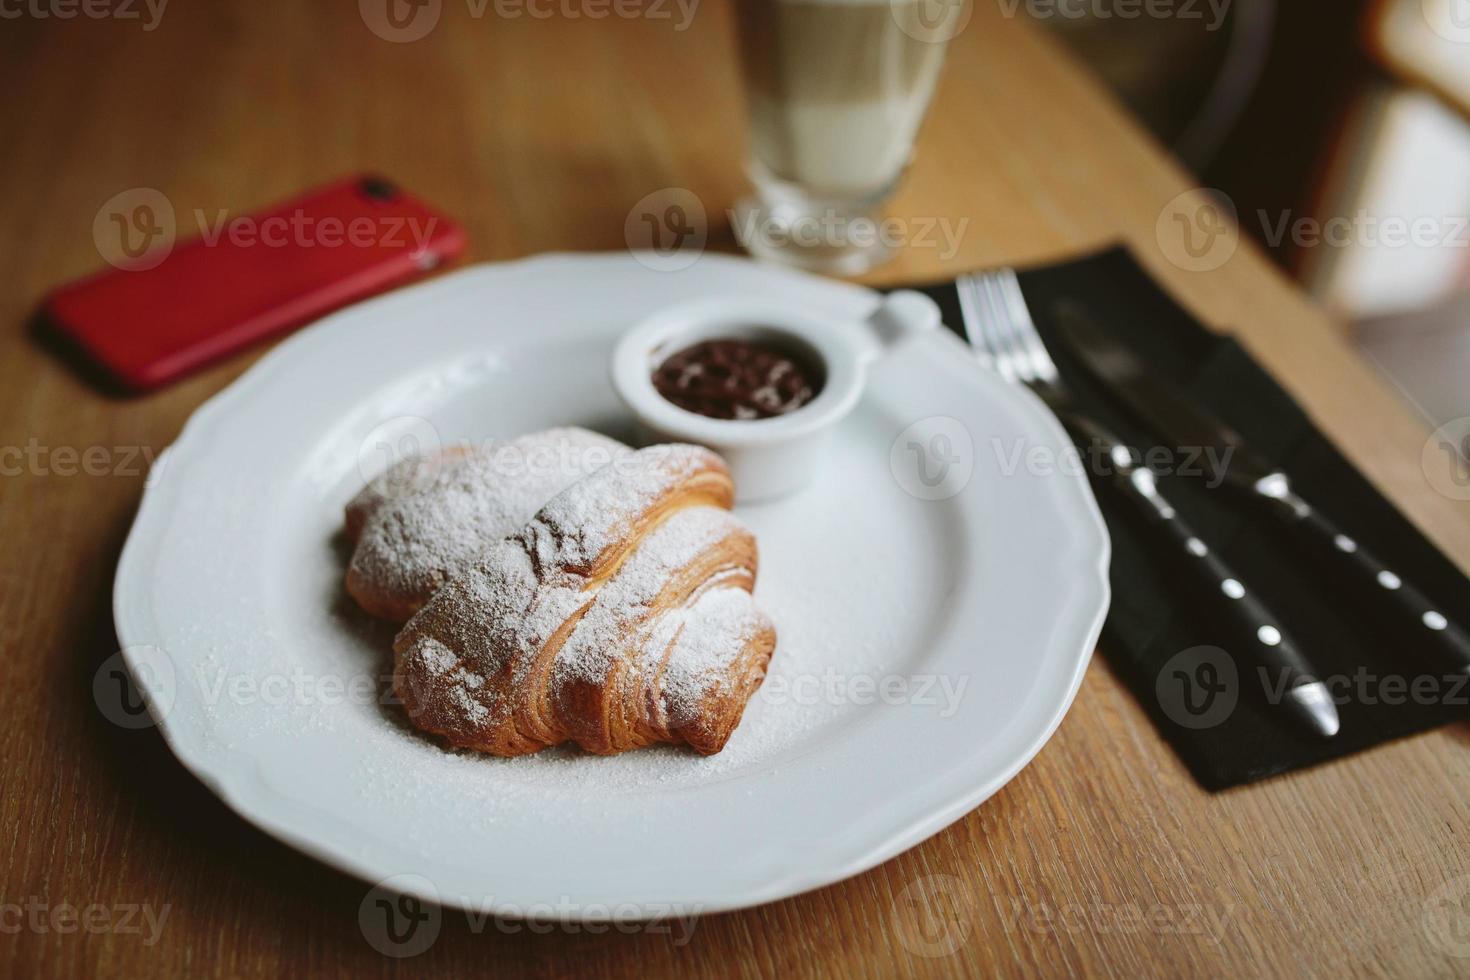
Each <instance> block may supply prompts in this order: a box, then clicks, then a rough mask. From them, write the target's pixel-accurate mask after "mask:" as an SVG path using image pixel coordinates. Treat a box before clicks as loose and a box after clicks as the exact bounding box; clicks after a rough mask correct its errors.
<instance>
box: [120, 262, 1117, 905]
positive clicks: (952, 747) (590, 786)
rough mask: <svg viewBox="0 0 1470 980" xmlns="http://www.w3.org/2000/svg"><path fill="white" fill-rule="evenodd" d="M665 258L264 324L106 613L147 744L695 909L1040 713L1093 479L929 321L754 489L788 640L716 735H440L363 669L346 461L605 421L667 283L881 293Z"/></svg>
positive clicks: (351, 479) (1083, 554)
mask: <svg viewBox="0 0 1470 980" xmlns="http://www.w3.org/2000/svg"><path fill="white" fill-rule="evenodd" d="M656 264H657V263H656V262H653V261H651V260H650V261H648V262H647V264H645V262H643V261H640V257H638V256H629V255H605V256H546V257H541V258H535V259H531V260H527V261H522V262H515V263H509V264H503V265H491V266H481V267H477V268H471V269H468V270H466V271H463V272H460V273H458V274H456V275H452V276H449V277H446V278H443V279H440V280H438V281H436V282H433V283H430V284H427V285H424V286H420V287H417V288H414V289H408V290H403V291H400V292H395V293H393V294H392V295H390V296H387V297H385V298H382V299H378V300H374V301H373V302H370V303H364V304H362V305H360V306H357V307H354V308H352V309H350V310H347V311H345V312H342V313H339V314H337V315H335V316H332V317H330V318H328V319H326V320H324V321H323V322H322V323H320V324H319V325H317V326H315V327H313V328H311V329H309V330H306V331H304V332H302V333H300V334H299V335H297V336H296V337H294V338H292V339H291V340H289V341H287V342H285V343H283V344H282V345H280V347H279V348H278V349H277V350H275V351H274V352H272V353H271V354H270V355H269V356H267V357H266V358H264V359H263V360H261V362H260V363H259V364H258V365H257V366H256V367H254V368H253V369H252V370H251V371H249V372H248V373H247V374H246V375H245V376H244V377H242V378H241V379H240V380H239V381H238V382H236V383H235V384H234V385H232V386H231V387H230V388H229V389H228V390H226V391H224V392H223V393H221V394H220V395H218V396H217V397H215V398H214V399H212V400H211V401H210V402H209V403H208V404H207V405H205V406H204V407H203V408H201V409H200V410H199V411H198V412H196V413H195V414H194V417H193V418H192V419H190V421H189V423H188V425H187V426H186V427H185V428H184V431H183V433H182V435H180V437H179V439H178V442H177V443H175V444H174V446H173V447H171V448H170V449H169V451H168V452H167V453H166V454H165V455H164V457H163V458H162V459H161V461H160V462H159V464H158V466H159V467H161V470H159V471H158V473H157V478H156V479H155V480H154V481H153V483H152V486H151V487H150V489H149V490H148V491H147V493H146V495H145V497H144V500H143V504H142V507H141V509H140V511H139V513H138V517H137V520H136V523H135V524H134V527H133V531H132V534H131V536H130V537H129V539H128V543H127V548H126V550H125V551H124V553H123V557H122V561H121V564H120V567H119V569H118V576H117V583H116V590H115V596H114V607H115V615H116V619H117V629H118V634H119V636H120V637H121V640H122V642H123V645H124V647H125V658H126V660H127V662H128V666H129V668H130V669H131V671H132V673H133V675H134V677H135V679H136V680H137V681H138V683H139V684H140V685H141V687H142V688H143V690H144V692H145V694H146V695H147V696H148V698H149V700H150V703H151V706H152V708H153V710H154V713H155V715H156V716H157V717H158V719H159V724H160V727H161V729H162V731H163V734H164V736H165V738H166V739H167V740H168V743H169V745H170V746H171V747H172V748H173V751H174V752H175V753H176V754H177V755H178V757H179V759H180V760H181V761H182V762H183V763H184V765H185V766H187V767H188V768H189V769H190V770H191V771H192V772H193V773H194V774H195V775H196V776H198V777H199V778H200V779H201V780H203V781H204V782H205V783H207V784H208V785H209V786H210V787H211V788H212V789H213V790H214V791H215V792H216V793H218V794H219V795H220V796H221V797H222V798H223V799H224V800H225V801H226V802H227V803H228V804H229V805H230V806H231V807H232V808H233V809H235V810H236V811H237V812H239V813H240V814H241V815H242V816H244V817H245V818H246V819H248V820H250V821H252V822H253V823H255V824H257V825H258V826H260V827H261V828H263V829H264V830H266V831H267V832H269V833H271V834H274V835H275V836H277V837H279V838H281V839H282V840H284V841H287V842H288V843H290V844H292V845H294V846H296V847H298V848H300V849H301V850H303V851H306V852H307V853H309V854H311V855H314V856H315V857H317V858H319V859H321V860H323V861H325V862H327V863H328V864H331V865H333V866H335V867H338V868H341V869H343V870H345V871H348V872H350V873H353V874H356V875H359V876H361V877H362V878H364V879H366V880H368V881H381V880H383V879H388V878H394V879H395V880H394V882H393V886H394V887H395V888H399V889H401V890H403V891H406V892H410V893H417V894H419V895H420V896H421V897H425V898H429V899H433V900H436V901H438V902H441V903H443V904H446V905H455V906H464V907H469V908H474V909H477V910H481V911H494V912H498V913H505V914H509V915H517V914H520V915H525V914H534V913H535V912H536V911H537V910H538V909H541V910H546V909H557V910H560V911H558V912H555V913H552V914H557V915H567V916H571V917H587V918H599V917H605V916H607V915H608V914H609V912H610V911H611V912H612V913H613V914H618V911H619V910H622V912H621V914H629V909H630V908H631V907H633V906H636V907H637V908H639V909H642V910H645V911H646V912H647V913H648V914H650V915H655V914H662V913H663V912H665V911H666V910H667V909H668V908H670V907H675V908H681V909H684V910H688V911H693V912H699V911H717V910H722V909H730V908H738V907H742V906H749V905H754V904H758V903H761V902H766V901H771V900H773V899H778V898H782V897H785V896H788V895H793V894H796V893H798V892H802V891H805V890H807V889H811V888H815V887H817V886H820V885H824V884H827V883H830V882H833V881H837V880H839V879H841V878H845V877H847V876H849V875H854V874H857V873H858V872H860V871H863V870H865V869H867V868H870V867H872V866H873V865H876V864H878V863H879V862H881V861H883V860H885V859H887V858H889V857H892V856H893V855H895V854H897V853H899V852H900V851H903V850H904V849H905V848H908V847H911V846H913V845H914V844H916V843H918V842H919V841H921V840H923V839H924V838H926V837H928V836H930V835H931V834H934V833H935V832H937V831H938V830H940V829H941V828H943V827H945V826H946V825H948V824H950V823H952V822H953V821H955V820H957V819H958V818H959V817H961V816H962V815H964V814H965V813H966V812H968V811H969V810H971V809H973V808H974V807H975V806H977V805H978V804H979V803H980V802H981V801H983V800H985V799H986V798H987V797H989V796H990V795H991V794H992V793H994V792H995V791H996V790H997V789H999V788H1000V787H1001V786H1002V785H1004V784H1005V782H1006V781H1007V780H1009V779H1010V778H1011V777H1012V776H1014V775H1015V774H1016V773H1017V772H1018V771H1019V770H1020V769H1021V767H1023V766H1024V765H1025V764H1026V763H1027V762H1028V761H1029V760H1030V759H1031V758H1032V757H1033V756H1034V755H1035V754H1036V752H1037V751H1038V750H1040V748H1041V747H1042V745H1043V744H1044V743H1045V742H1046V740H1047V738H1048V737H1049V736H1050V735H1051V733H1052V731H1053V730H1054V729H1055V728H1056V726H1057V725H1058V723H1060V721H1061V719H1062V716H1063V714H1064V713H1065V712H1066V710H1067V707H1068V705H1069V704H1070V703H1071V700H1072V697H1073V695H1074V693H1075V692H1076V690H1077V686H1078V684H1079V683H1080V681H1081V679H1082V674H1083V671H1084V669H1085V668H1086V665H1087V662H1088V658H1089V656H1090V652H1091V650H1092V648H1093V645H1094V643H1095V641H1096V639H1097V634H1098V630H1099V629H1100V627H1101V624H1102V620H1103V615H1104V613H1105V611H1106V608H1107V602H1108V587H1107V579H1106V570H1107V562H1108V552H1109V544H1108V538H1107V533H1106V530H1105V529H1104V526H1103V523H1102V521H1101V519H1100V518H1099V515H1098V512H1097V509H1096V506H1095V504H1094V502H1093V499H1092V496H1091V493H1090V491H1089V488H1088V487H1087V485H1086V483H1085V481H1084V480H1083V479H1082V478H1081V477H1077V476H1073V475H1068V474H1067V473H1065V472H1056V471H1054V470H1053V469H1052V468H1051V467H1050V466H1049V465H1048V460H1052V461H1054V460H1055V457H1056V454H1058V453H1060V452H1062V451H1063V448H1064V447H1066V446H1067V445H1068V444H1067V442H1066V438H1065V436H1064V435H1063V433H1062V431H1061V429H1060V428H1059V427H1058V426H1057V424H1056V423H1055V421H1054V420H1053V419H1052V418H1051V416H1050V415H1049V414H1048V413H1047V412H1046V411H1045V410H1044V409H1043V408H1042V406H1041V405H1040V403H1039V402H1037V401H1036V400H1035V399H1034V398H1033V397H1031V396H1030V395H1029V394H1028V393H1026V392H1024V391H1017V390H1015V389H1012V388H1008V387H1006V386H1004V385H1003V384H1002V383H1000V382H999V381H997V380H994V379H993V378H991V377H989V376H987V375H986V374H985V373H984V372H983V371H982V370H981V369H980V368H978V367H977V366H976V365H975V363H974V362H973V361H972V360H970V358H969V357H968V356H967V355H966V352H965V350H964V348H963V346H962V345H961V344H960V343H959V342H958V341H956V340H955V338H953V337H951V336H948V335H947V334H946V333H945V332H943V331H940V332H935V333H931V334H928V335H926V336H923V337H920V338H918V339H916V340H914V341H913V342H910V343H907V344H905V345H903V346H901V347H899V348H898V349H897V350H896V351H895V352H894V353H892V354H891V355H890V356H888V357H887V358H886V359H885V360H883V361H882V362H880V363H879V364H877V365H876V366H875V369H874V371H873V374H872V378H871V383H870V385H869V388H868V391H867V394H866V395H865V396H864V399H863V401H862V403H861V404H860V406H859V407H858V409H857V410H856V411H855V412H854V413H853V415H852V416H851V417H849V418H848V419H847V420H846V421H845V422H844V423H843V425H842V427H841V429H840V431H839V433H838V435H837V437H836V439H835V445H833V447H832V450H833V451H832V454H831V458H830V460H828V462H827V463H826V465H825V466H824V467H823V472H822V475H821V476H820V477H819V479H818V481H817V483H816V484H815V485H813V486H811V487H809V488H808V489H806V490H805V491H803V492H802V493H800V494H799V495H798V496H796V497H793V498H788V499H786V500H784V501H779V502H775V503H770V504H765V505H761V506H756V507H748V508H742V509H741V516H742V517H744V518H745V519H746V520H747V521H748V522H749V524H750V525H751V526H752V527H753V528H754V529H755V531H756V532H757V534H758V535H759V538H760V546H761V571H760V582H759V587H758V588H757V593H756V594H757V597H758V598H759V600H760V601H761V603H762V604H763V605H764V606H765V608H766V609H767V610H768V611H769V612H770V614H771V615H772V617H773V618H774V620H775V622H776V624H777V628H778V631H779V635H780V640H779V644H778V647H777V651H776V656H775V659H774V661H773V663H772V670H771V674H770V676H769V678H768V680H767V682H766V686H765V687H764V688H763V689H762V691H761V692H760V693H759V694H757V696H756V697H755V698H754V699H753V700H752V702H751V704H750V706H749V709H748V710H747V712H746V714H745V719H744V722H743V723H742V725H741V727H740V728H739V729H738V730H737V731H736V733H735V735H734V737H733V738H732V739H731V741H730V743H729V745H728V746H727V748H726V749H725V751H724V752H723V753H721V754H720V755H718V756H714V757H711V758H708V759H704V758H699V757H697V756H695V755H693V754H692V753H688V752H685V751H679V750H674V749H668V748H655V749H650V750H645V751H640V752H633V753H628V754H625V755H622V756H618V757H615V758H610V759H609V758H596V757H590V756H582V755H578V754H576V753H574V752H570V751H562V750H554V751H551V752H546V753H542V754H540V755H537V756H530V757H525V758H521V759H514V760H501V759H494V758H488V757H479V756H471V755H459V754H453V753H449V752H446V751H445V750H443V749H441V748H440V747H438V746H437V745H436V744H435V743H434V742H432V741H430V740H429V739H427V738H423V737H421V736H419V735H418V734H417V733H415V732H414V731H412V730H411V729H410V728H409V727H408V726H407V724H406V723H405V722H404V720H403V718H402V717H401V713H400V710H399V709H397V708H395V707H394V706H392V705H391V704H380V703H379V699H378V695H379V685H380V680H379V678H381V677H382V676H383V675H385V674H386V672H387V671H388V670H389V668H390V665H391V664H390V653H389V646H390V643H391V635H392V633H391V629H384V628H382V627H381V626H378V625H377V624H372V623H370V622H367V621H366V620H365V618H364V617H363V616H361V615H360V614H358V613H357V612H356V610H355V609H354V608H353V607H352V605H351V603H350V602H349V601H348V600H346V599H345V598H344V594H343V590H342V587H341V579H342V569H343V560H344V559H343V554H342V551H341V546H340V543H339V541H338V539H337V535H338V531H339V528H340V524H341V513H342V505H343V503H344V502H345V501H346V500H347V499H348V498H349V497H350V496H351V495H352V494H353V493H354V492H355V491H356V490H357V489H358V488H359V486H360V485H361V483H362V482H363V479H364V475H371V474H372V473H373V472H375V471H376V470H378V469H379V468H381V467H382V466H384V465H386V464H387V463H388V462H389V460H390V459H391V458H394V455H395V454H396V453H398V452H400V451H401V450H402V449H403V448H409V449H411V448H413V447H414V446H420V447H422V446H423V445H425V444H427V443H432V441H433V440H435V439H438V440H441V441H443V442H445V443H448V442H451V441H456V440H461V439H469V440H473V441H480V440H484V439H486V438H488V437H492V436H506V435H513V434H517V433H520V432H524V431H528V430H532V429H538V428H543V427H546V426H550V425H558V424H567V423H581V424H587V425H591V426H593V427H597V428H601V429H603V430H605V431H609V432H612V433H613V434H622V432H623V431H624V429H625V427H626V419H625V417H624V413H623V410H622V408H621V407H620V405H619V404H618V402H617V400H616V398H615V396H614V395H613V392H612V389H611V387H610V385H609V382H608V380H607V370H608V369H607V358H608V355H609V352H610V351H611V349H612V346H613V343H614V341H615V339H616V338H617V337H618V335H619V334H620V333H621V332H622V331H623V330H624V329H626V328H627V327H628V326H629V325H630V324H632V323H633V322H634V321H636V320H638V319H639V318H641V317H643V316H645V315H647V314H649V313H652V312H654V311H655V310H657V309H659V308H660V307H663V306H665V305H667V304H670V303H676V302H682V301H686V300H690V299H694V298H696V297H703V296H709V295H713V294H717V293H739V294H745V295H750V294H759V295H761V296H762V297H764V298H766V299H768V300H778V301H785V302H790V303H793V304H799V305H803V306H807V307H810V308H815V309H817V310H819V311H823V312H827V313H831V314H835V315H842V316H851V317H859V316H862V315H863V314H865V313H866V312H867V311H868V309H869V308H870V307H871V306H872V305H873V303H874V302H875V298H874V295H873V294H872V293H871V292H869V291H867V290H865V289H862V288H858V287H855V286H852V285H848V284H844V283H838V282H833V281H829V280H823V279H818V278H814V277H811V276H806V275H801V274H798V273H792V272H786V271H781V270H774V269H771V268H769V267H765V266H758V265H756V264H754V263H751V262H747V261H743V260H739V259H733V258H724V257H719V256H705V257H703V258H701V259H700V260H699V261H698V262H697V263H695V264H694V265H693V266H692V267H690V268H687V269H684V270H681V271H677V272H660V271H654V270H653V269H652V268H650V267H649V266H651V265H656ZM913 445H917V446H918V447H919V449H915V448H913ZM946 460H947V461H948V469H947V470H945V469H943V467H944V466H945V462H946ZM921 463H923V464H924V466H925V467H926V469H925V470H924V472H923V473H921V472H920V469H919V466H920V464H921ZM940 476H943V479H942V480H939V479H938V478H939V477H940ZM926 480H927V481H928V482H926ZM936 481H937V482H936ZM929 483H935V484H936V485H935V486H932V487H931V486H929ZM930 498H936V499H930ZM395 876H406V877H395Z"/></svg>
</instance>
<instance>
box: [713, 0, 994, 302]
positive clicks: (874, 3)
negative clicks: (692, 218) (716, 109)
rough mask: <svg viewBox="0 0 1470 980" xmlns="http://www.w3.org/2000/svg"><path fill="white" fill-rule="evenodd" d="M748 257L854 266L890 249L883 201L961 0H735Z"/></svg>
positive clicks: (739, 230)
mask: <svg viewBox="0 0 1470 980" xmlns="http://www.w3.org/2000/svg"><path fill="white" fill-rule="evenodd" d="M736 8H737V10H738V27H739V37H740V57H741V67H742V73H743V76H744V82H745V98H746V108H747V114H748V120H749V135H748V151H747V153H748V160H747V168H748V173H749V176H750V179H751V182H752V183H753V184H754V185H755V195H754V196H753V197H751V198H748V199H746V200H744V201H741V202H740V203H739V204H738V205H737V207H736V213H735V232H736V234H737V235H738V236H739V238H740V240H741V243H742V244H743V245H744V246H745V247H746V249H748V250H749V251H750V252H751V254H753V255H756V256H758V257H761V258H767V259H772V260H775V261H778V262H783V263H786V264H789V265H795V266H799V267H802V268H807V269H813V270H817V271H822V272H832V273H837V274H841V275H855V274H857V273H860V272H863V271H865V270H867V269H870V268H872V267H873V266H875V265H878V264H879V263H881V262H883V261H884V260H886V259H887V258H889V257H890V256H891V254H892V248H893V242H892V241H890V239H891V238H892V237H893V236H892V234H891V233H886V231H885V226H884V225H883V223H882V207H883V205H884V204H885V203H886V202H887V201H888V199H889V197H890V196H892V194H893V192H894V190H895V189H896V188H897V186H898V184H899V182H900V180H901V178H902V176H903V172H904V169H905V168H906V167H907V165H908V162H909V159H910V158H911V157H912V155H913V147H914V137H915V136H916V135H917V134H918V131H919V125H920V123H922V122H923V119H924V113H925V112H926V111H927V110H928V108H929V100H930V98H931V96H932V95H933V94H934V84H935V82H936V80H937V79H938V77H939V70H940V68H941V66H942V65H943V63H944V53H945V48H946V46H947V42H948V40H949V38H950V37H952V36H953V35H954V34H955V33H956V32H957V29H958V27H959V26H963V21H964V20H967V19H968V18H967V17H964V16H963V15H964V14H966V13H968V11H967V9H966V8H965V6H964V3H963V2H962V0H736Z"/></svg>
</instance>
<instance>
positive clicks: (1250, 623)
mask: <svg viewBox="0 0 1470 980" xmlns="http://www.w3.org/2000/svg"><path fill="white" fill-rule="evenodd" d="M1117 484H1118V485H1119V486H1120V487H1121V488H1122V489H1123V490H1124V491H1125V492H1127V493H1129V495H1130V496H1133V497H1134V498H1135V499H1136V500H1139V501H1140V502H1141V503H1142V504H1143V505H1144V512H1145V514H1146V515H1147V516H1148V517H1149V519H1150V523H1152V524H1153V525H1154V526H1155V527H1157V528H1159V529H1160V533H1161V534H1163V535H1164V536H1165V537H1166V538H1167V539H1168V541H1169V544H1170V545H1171V546H1172V547H1173V548H1174V549H1175V550H1176V552H1177V554H1178V555H1180V556H1182V561H1183V564H1184V567H1185V568H1186V569H1187V570H1189V572H1190V575H1191V577H1192V578H1193V580H1194V584H1195V586H1196V588H1197V589H1198V590H1199V591H1200V592H1201V593H1202V594H1203V595H1202V598H1203V599H1204V601H1206V602H1208V603H1209V604H1210V605H1211V607H1212V608H1213V610H1214V611H1215V613H1216V614H1217V616H1218V618H1219V619H1220V621H1221V623H1222V625H1225V626H1227V627H1228V628H1229V629H1230V630H1231V631H1232V633H1234V634H1235V636H1234V640H1235V641H1236V642H1238V643H1240V644H1242V645H1243V646H1242V647H1241V649H1243V650H1245V651H1246V652H1247V653H1248V654H1249V655H1250V656H1252V657H1254V658H1255V660H1257V661H1258V662H1259V663H1260V664H1261V665H1262V666H1264V667H1265V668H1266V669H1267V670H1268V671H1272V672H1275V673H1276V674H1277V676H1275V677H1269V678H1268V679H1267V684H1268V687H1278V688H1279V689H1280V690H1286V691H1289V690H1291V689H1293V688H1296V687H1300V686H1302V685H1304V684H1310V683H1313V682H1315V681H1317V680H1318V679H1319V678H1318V675H1317V673H1316V672H1315V671H1314V670H1313V669H1312V665H1311V664H1310V663H1309V662H1308V661H1307V658H1306V657H1304V656H1303V655H1302V653H1301V650H1300V649H1299V648H1298V647H1297V645H1296V643H1295V642H1293V641H1292V639H1291V637H1290V636H1288V635H1287V633H1286V631H1285V630H1284V629H1282V628H1281V625H1280V620H1279V619H1277V617H1276V615H1275V613H1273V612H1272V611H1271V610H1270V608H1269V607H1267V605H1266V604H1265V603H1264V602H1262V601H1261V600H1260V599H1259V598H1258V597H1257V596H1256V595H1255V593H1253V592H1251V591H1250V590H1248V589H1247V588H1246V587H1245V585H1244V584H1243V583H1242V582H1241V579H1240V576H1239V575H1237V574H1236V573H1235V571H1234V569H1232V568H1231V567H1230V566H1229V564H1227V563H1226V561H1225V560H1224V559H1223V558H1221V557H1220V556H1219V555H1217V554H1216V553H1215V552H1214V551H1213V550H1211V549H1210V547H1209V546H1208V545H1206V544H1205V543H1204V541H1203V540H1201V538H1200V537H1199V535H1197V534H1196V533H1195V532H1194V530H1193V529H1192V528H1191V527H1190V526H1189V524H1188V523H1186V522H1185V520H1184V519H1183V518H1182V517H1180V516H1179V511H1178V510H1176V509H1175V508H1174V506H1173V505H1172V504H1170V503H1169V501H1168V500H1167V499H1165V497H1164V495H1163V494H1161V493H1160V492H1159V491H1158V488H1157V487H1156V486H1155V483H1154V475H1153V473H1152V472H1151V471H1150V470H1148V469H1147V468H1146V467H1142V466H1140V467H1138V468H1137V469H1135V470H1133V471H1132V472H1131V473H1129V474H1127V475H1126V476H1125V475H1121V474H1120V476H1119V479H1118V480H1117ZM1283 681H1284V683H1283Z"/></svg>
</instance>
